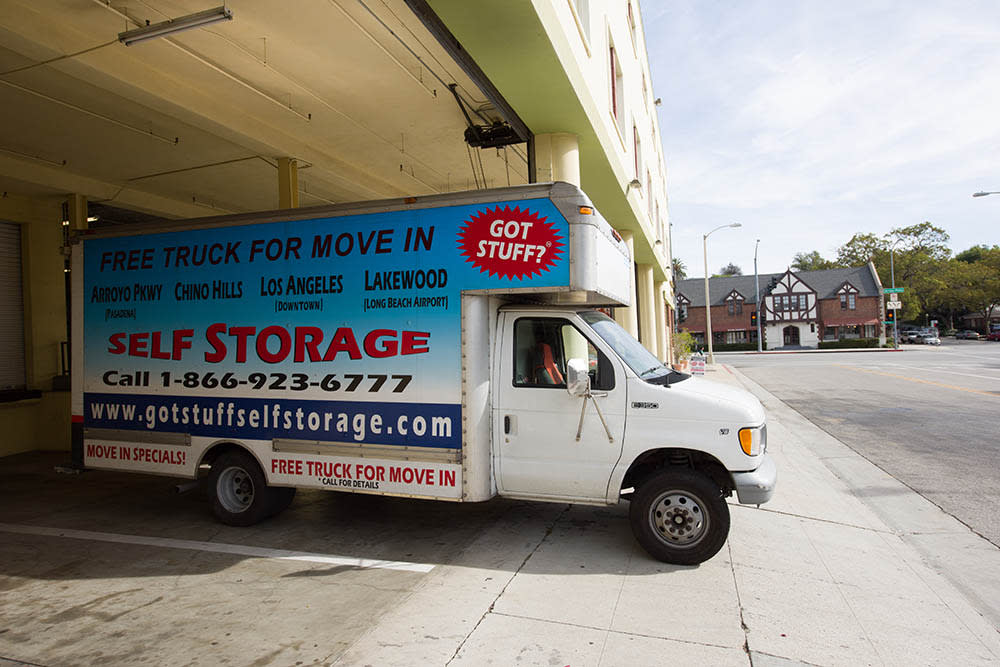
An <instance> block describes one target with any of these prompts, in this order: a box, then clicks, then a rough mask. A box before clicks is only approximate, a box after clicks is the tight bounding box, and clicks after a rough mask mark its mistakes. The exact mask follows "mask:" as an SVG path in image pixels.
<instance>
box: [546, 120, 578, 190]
mask: <svg viewBox="0 0 1000 667" xmlns="http://www.w3.org/2000/svg"><path fill="white" fill-rule="evenodd" d="M535 179H536V180H537V181H538V182H539V183H547V182H549V181H564V182H566V183H572V184H573V185H575V186H577V187H580V144H579V141H578V139H577V136H576V135H575V134H568V133H566V132H552V133H549V134H536V135H535Z"/></svg>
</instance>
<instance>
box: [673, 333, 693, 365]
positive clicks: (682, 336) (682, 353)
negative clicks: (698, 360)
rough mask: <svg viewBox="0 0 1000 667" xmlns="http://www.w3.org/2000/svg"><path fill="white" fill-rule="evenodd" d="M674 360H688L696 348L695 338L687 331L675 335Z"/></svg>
mask: <svg viewBox="0 0 1000 667" xmlns="http://www.w3.org/2000/svg"><path fill="white" fill-rule="evenodd" d="M673 347H674V358H675V359H677V360H678V361H681V360H684V359H687V358H688V357H690V356H691V352H692V351H693V350H694V347H695V340H694V336H692V335H691V334H690V333H688V332H687V331H678V332H675V333H674V335H673Z"/></svg>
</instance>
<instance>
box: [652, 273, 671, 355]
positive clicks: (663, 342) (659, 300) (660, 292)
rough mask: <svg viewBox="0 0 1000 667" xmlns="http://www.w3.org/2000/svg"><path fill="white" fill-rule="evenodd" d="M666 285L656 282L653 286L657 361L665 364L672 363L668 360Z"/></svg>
mask: <svg viewBox="0 0 1000 667" xmlns="http://www.w3.org/2000/svg"><path fill="white" fill-rule="evenodd" d="M666 289H667V283H666V282H665V281H662V280H661V281H658V282H655V283H654V284H653V299H654V300H655V301H656V340H657V347H658V348H659V350H660V354H659V355H658V356H659V359H660V361H662V362H663V363H665V364H669V363H671V362H673V359H671V358H670V327H669V326H668V325H667V302H666V298H667V295H666V294H665V292H666Z"/></svg>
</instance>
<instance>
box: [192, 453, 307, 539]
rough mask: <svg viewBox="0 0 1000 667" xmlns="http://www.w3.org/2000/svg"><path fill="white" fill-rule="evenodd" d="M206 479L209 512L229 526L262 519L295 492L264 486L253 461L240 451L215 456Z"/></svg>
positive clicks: (273, 512)
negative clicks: (209, 492)
mask: <svg viewBox="0 0 1000 667" xmlns="http://www.w3.org/2000/svg"><path fill="white" fill-rule="evenodd" d="M209 481H210V483H209V488H210V489H211V493H212V512H213V513H214V514H215V517H216V518H217V519H218V520H219V521H221V522H222V523H224V524H226V525H229V526H252V525H253V524H255V523H258V522H260V521H263V520H264V519H266V518H268V517H269V516H273V515H274V514H277V513H278V512H279V511H281V510H283V509H285V507H287V506H288V504H289V503H290V502H291V501H292V497H294V495H295V489H284V488H278V487H273V486H268V485H267V481H266V480H265V479H264V473H263V472H262V471H261V469H260V466H259V465H257V461H256V460H255V459H254V458H253V457H252V456H250V455H249V454H247V453H246V452H242V451H231V452H226V453H225V454H223V455H222V456H220V457H219V458H217V459H215V461H213V462H212V474H211V476H210V477H209Z"/></svg>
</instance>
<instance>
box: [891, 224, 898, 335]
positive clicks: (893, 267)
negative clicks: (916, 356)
mask: <svg viewBox="0 0 1000 667" xmlns="http://www.w3.org/2000/svg"><path fill="white" fill-rule="evenodd" d="M897 243H898V241H897ZM895 254H896V244H895V243H893V244H892V246H890V247H889V279H890V280H891V281H892V289H893V294H895V289H896V265H895V262H894V256H895ZM896 310H899V309H898V308H897V309H896ZM898 320H899V313H898V312H897V313H896V314H895V315H894V316H893V318H892V346H893V347H894V348H896V349H898V348H899V322H898Z"/></svg>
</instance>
